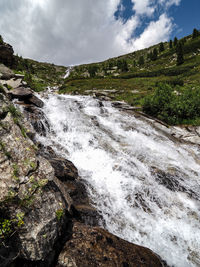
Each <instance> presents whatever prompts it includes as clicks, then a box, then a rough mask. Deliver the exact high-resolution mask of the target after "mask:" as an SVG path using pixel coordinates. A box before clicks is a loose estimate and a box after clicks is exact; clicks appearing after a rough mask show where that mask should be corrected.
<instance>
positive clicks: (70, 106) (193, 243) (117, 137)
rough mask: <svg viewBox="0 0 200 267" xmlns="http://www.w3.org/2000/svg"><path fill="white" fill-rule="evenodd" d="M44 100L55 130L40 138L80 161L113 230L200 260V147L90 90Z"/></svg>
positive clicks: (173, 261) (183, 262) (174, 256)
mask: <svg viewBox="0 0 200 267" xmlns="http://www.w3.org/2000/svg"><path fill="white" fill-rule="evenodd" d="M44 102H45V106H44V112H45V115H46V117H47V119H48V121H49V124H50V126H51V130H50V131H49V133H48V135H47V136H46V137H39V136H38V139H39V140H40V141H41V142H42V143H44V144H45V145H51V146H52V147H53V148H54V149H55V150H57V152H58V153H60V154H62V156H64V157H67V158H68V159H70V160H71V161H72V162H73V163H74V164H75V165H76V167H77V168H78V170H79V174H80V176H81V177H82V179H84V180H86V181H87V184H88V192H89V194H90V197H91V199H92V201H93V204H94V205H95V207H97V209H98V210H99V211H100V212H101V213H102V215H103V217H104V219H105V221H106V228H107V229H108V231H110V232H111V233H113V234H116V235H117V236H119V237H121V238H123V239H126V240H128V241H130V242H133V243H136V244H139V245H143V246H146V247H148V248H150V249H152V250H153V251H154V252H156V253H157V254H158V255H160V256H161V257H162V258H163V259H164V260H166V261H167V263H168V264H169V265H170V266H177V267H179V266H180V267H189V266H200V254H199V252H200V205H199V204H200V202H199V199H200V165H199V163H198V154H199V151H198V148H197V147H195V146H192V145H184V144H180V143H179V142H173V141H172V140H171V139H169V138H168V137H167V136H166V135H164V134H161V132H160V131H159V130H156V129H155V128H154V127H153V126H152V125H151V124H150V123H148V121H145V120H142V119H140V118H136V117H134V116H132V115H128V114H126V113H124V112H120V111H119V110H117V109H115V108H113V107H112V106H111V104H109V103H106V102H103V104H102V103H100V102H99V101H98V100H95V99H93V98H92V97H83V96H57V95H49V97H48V99H44ZM57 145H59V150H58V149H57V147H58V146H57ZM61 148H63V150H62V149H61ZM66 151H68V153H66Z"/></svg>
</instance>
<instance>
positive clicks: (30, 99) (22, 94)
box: [9, 86, 44, 108]
mask: <svg viewBox="0 0 200 267" xmlns="http://www.w3.org/2000/svg"><path fill="white" fill-rule="evenodd" d="M9 96H10V98H11V99H15V98H17V99H18V100H21V101H24V103H25V104H32V105H34V106H36V107H39V108H42V107H43V106H44V103H43V101H42V100H40V99H39V98H38V97H37V96H35V95H34V93H33V91H32V90H31V89H30V88H27V87H23V86H20V87H18V88H15V89H14V90H12V91H9Z"/></svg>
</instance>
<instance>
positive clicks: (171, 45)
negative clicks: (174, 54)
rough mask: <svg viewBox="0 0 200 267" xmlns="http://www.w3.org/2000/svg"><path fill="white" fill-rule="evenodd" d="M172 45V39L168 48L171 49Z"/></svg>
mask: <svg viewBox="0 0 200 267" xmlns="http://www.w3.org/2000/svg"><path fill="white" fill-rule="evenodd" d="M172 47H173V42H172V40H170V41H169V48H170V49H172Z"/></svg>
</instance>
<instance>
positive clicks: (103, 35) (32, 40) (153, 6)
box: [0, 0, 200, 66]
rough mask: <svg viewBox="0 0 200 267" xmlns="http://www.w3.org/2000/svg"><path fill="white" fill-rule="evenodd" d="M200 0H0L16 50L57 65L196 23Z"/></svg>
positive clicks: (0, 18) (149, 41)
mask: <svg viewBox="0 0 200 267" xmlns="http://www.w3.org/2000/svg"><path fill="white" fill-rule="evenodd" d="M199 10H200V0H17V1H16V0H0V34H1V35H2V36H3V38H4V41H6V42H8V43H9V44H11V45H12V46H13V48H14V51H15V53H16V54H18V55H20V56H23V57H27V58H32V59H35V60H38V61H43V62H50V63H54V64H59V65H65V66H69V65H77V64H82V63H90V62H98V61H102V60H105V59H108V58H112V57H114V56H119V55H122V54H126V53H130V52H133V51H135V50H139V49H143V48H146V47H149V46H151V45H154V44H156V43H159V42H164V41H169V40H170V39H173V38H174V37H175V36H177V37H178V38H181V37H183V36H185V35H188V34H191V33H192V30H193V29H194V28H200V23H199V20H198V18H199V14H198V13H199Z"/></svg>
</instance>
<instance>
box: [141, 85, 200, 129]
mask: <svg viewBox="0 0 200 267" xmlns="http://www.w3.org/2000/svg"><path fill="white" fill-rule="evenodd" d="M143 111H144V112H145V113H147V114H149V115H151V116H153V117H156V118H158V119H161V120H163V121H165V122H167V123H169V124H180V123H181V122H182V121H183V120H186V119H188V120H191V119H196V118H198V117H200V88H193V89H192V88H190V87H180V86H177V87H175V90H174V89H173V88H172V87H171V86H170V85H168V84H163V83H160V84H159V85H158V87H157V88H156V90H155V93H154V94H153V95H151V96H147V97H145V99H144V101H143Z"/></svg>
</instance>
